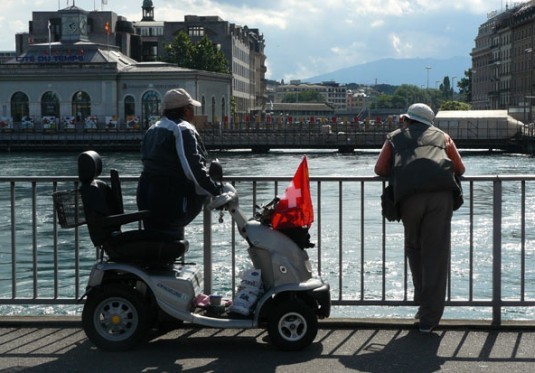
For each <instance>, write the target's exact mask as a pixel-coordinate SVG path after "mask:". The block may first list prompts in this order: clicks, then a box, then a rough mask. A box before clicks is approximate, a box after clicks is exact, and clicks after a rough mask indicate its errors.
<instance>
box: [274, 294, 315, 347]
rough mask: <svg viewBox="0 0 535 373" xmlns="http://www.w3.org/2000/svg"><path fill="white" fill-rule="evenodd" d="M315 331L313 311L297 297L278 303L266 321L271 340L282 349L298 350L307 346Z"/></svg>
mask: <svg viewBox="0 0 535 373" xmlns="http://www.w3.org/2000/svg"><path fill="white" fill-rule="evenodd" d="M317 333H318V319H317V317H316V314H315V312H314V311H313V310H312V309H311V308H310V307H308V306H307V305H306V304H305V303H304V302H303V301H301V300H299V299H292V300H288V301H284V302H283V303H281V304H278V305H277V306H276V307H275V309H274V312H273V314H272V315H271V317H270V318H269V321H268V335H269V338H270V339H271V342H272V343H273V344H274V345H275V346H277V347H278V348H279V349H281V350H284V351H298V350H301V349H303V348H305V347H307V346H309V345H310V344H311V343H312V342H313V341H314V338H316V334H317Z"/></svg>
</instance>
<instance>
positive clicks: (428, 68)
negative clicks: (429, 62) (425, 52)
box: [425, 66, 431, 89]
mask: <svg viewBox="0 0 535 373" xmlns="http://www.w3.org/2000/svg"><path fill="white" fill-rule="evenodd" d="M425 69H426V70H427V89H429V70H431V66H426V67H425Z"/></svg>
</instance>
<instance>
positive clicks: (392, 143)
mask: <svg viewBox="0 0 535 373" xmlns="http://www.w3.org/2000/svg"><path fill="white" fill-rule="evenodd" d="M434 118H435V113H434V112H433V110H432V109H431V108H430V107H429V106H427V105H425V104H421V103H417V104H413V105H411V106H410V107H409V109H408V110H407V113H406V114H403V115H402V116H401V119H402V120H403V127H402V128H400V129H398V130H396V131H394V132H391V133H389V134H388V135H387V139H386V141H385V143H384V145H383V148H382V149H381V153H380V154H379V158H378V159H377V163H376V165H375V173H376V174H377V175H379V176H384V177H389V178H390V180H391V182H392V183H393V185H394V201H395V202H396V203H398V204H399V207H400V212H401V220H402V222H403V227H404V232H405V254H406V255H407V258H408V261H409V266H410V269H411V274H412V279H413V284H414V302H415V303H416V304H417V305H418V306H419V308H418V312H417V313H416V316H415V318H416V319H418V320H419V328H420V332H422V333H430V332H431V331H432V330H433V329H434V328H435V327H436V326H437V325H438V323H439V322H440V319H441V318H442V314H443V313H444V305H445V298H446V285H447V278H448V263H449V257H450V243H451V237H450V236H451V218H452V215H453V195H454V193H456V192H457V193H458V192H459V186H458V185H457V183H456V181H455V175H457V176H460V175H462V174H463V173H464V171H465V167H464V164H463V161H462V159H461V156H460V154H459V151H458V150H457V147H456V146H455V143H454V142H453V140H452V139H451V137H450V136H449V135H448V134H446V133H445V132H443V131H442V130H440V129H439V128H437V127H435V126H433V120H434Z"/></svg>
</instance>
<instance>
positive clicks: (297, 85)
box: [275, 81, 347, 111]
mask: <svg viewBox="0 0 535 373" xmlns="http://www.w3.org/2000/svg"><path fill="white" fill-rule="evenodd" d="M306 91H314V92H317V93H319V94H320V95H321V96H322V97H323V101H324V102H326V103H328V104H329V105H331V106H332V107H333V108H334V109H335V110H340V111H343V110H346V109H347V87H346V86H341V85H340V84H338V83H335V82H324V83H322V84H310V83H301V82H300V81H292V82H290V84H282V85H279V86H277V87H276V91H275V102H276V103H278V102H283V100H284V97H285V96H286V95H289V94H290V95H296V96H298V95H299V94H300V93H303V92H306Z"/></svg>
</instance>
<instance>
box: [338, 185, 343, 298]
mask: <svg viewBox="0 0 535 373" xmlns="http://www.w3.org/2000/svg"><path fill="white" fill-rule="evenodd" d="M342 192H343V188H342V181H339V182H338V268H339V270H340V276H338V299H339V300H341V299H342V298H343V297H342V293H343V291H342V290H343V276H342V273H343V271H344V266H343V265H344V264H343V263H344V256H343V237H342V224H343V220H342V210H343V202H342V199H343V198H342Z"/></svg>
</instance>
